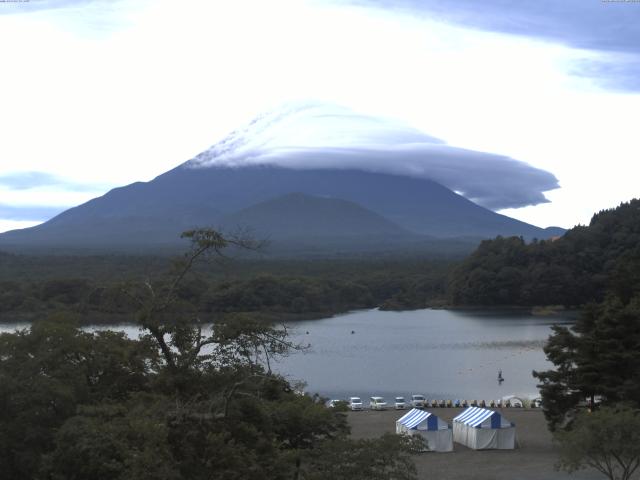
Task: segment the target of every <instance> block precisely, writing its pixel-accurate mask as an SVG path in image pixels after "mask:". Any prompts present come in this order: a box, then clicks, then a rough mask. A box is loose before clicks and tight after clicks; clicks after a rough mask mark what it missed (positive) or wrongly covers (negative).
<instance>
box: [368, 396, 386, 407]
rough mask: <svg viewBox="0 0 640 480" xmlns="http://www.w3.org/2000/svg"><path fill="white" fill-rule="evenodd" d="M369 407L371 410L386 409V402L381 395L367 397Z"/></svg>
mask: <svg viewBox="0 0 640 480" xmlns="http://www.w3.org/2000/svg"><path fill="white" fill-rule="evenodd" d="M369 407H370V408H371V410H386V409H387V402H385V401H384V398H382V397H371V398H370V399H369Z"/></svg>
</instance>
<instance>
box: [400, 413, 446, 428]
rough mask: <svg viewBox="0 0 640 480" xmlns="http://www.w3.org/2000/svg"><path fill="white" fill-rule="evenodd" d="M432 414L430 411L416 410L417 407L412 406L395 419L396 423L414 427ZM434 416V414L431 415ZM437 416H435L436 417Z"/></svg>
mask: <svg viewBox="0 0 640 480" xmlns="http://www.w3.org/2000/svg"><path fill="white" fill-rule="evenodd" d="M431 415H433V414H432V413H431V412H425V411H424V410H418V409H417V408H412V409H411V410H409V411H408V412H407V413H405V414H404V415H403V416H402V417H400V418H399V419H398V420H396V422H397V423H400V424H402V425H404V426H405V427H407V428H414V427H416V426H417V425H419V424H420V423H422V422H423V421H425V420H426V419H427V418H429V417H430V416H431ZM433 416H434V417H435V415H433ZM436 418H437V417H436Z"/></svg>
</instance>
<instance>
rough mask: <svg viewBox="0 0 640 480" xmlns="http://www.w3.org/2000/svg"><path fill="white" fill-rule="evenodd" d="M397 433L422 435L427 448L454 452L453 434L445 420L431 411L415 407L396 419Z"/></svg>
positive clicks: (435, 450) (434, 450)
mask: <svg viewBox="0 0 640 480" xmlns="http://www.w3.org/2000/svg"><path fill="white" fill-rule="evenodd" d="M396 433H398V434H404V435H420V436H421V437H422V438H423V439H424V440H425V441H426V445H425V450H431V451H433V452H452V451H453V434H452V430H451V427H450V426H449V425H448V424H447V422H445V421H444V420H442V419H440V418H438V417H437V416H436V415H434V414H433V413H431V412H427V411H425V410H418V409H417V408H413V409H411V410H409V411H408V412H407V413H405V414H404V415H403V416H402V417H400V418H399V419H398V420H396Z"/></svg>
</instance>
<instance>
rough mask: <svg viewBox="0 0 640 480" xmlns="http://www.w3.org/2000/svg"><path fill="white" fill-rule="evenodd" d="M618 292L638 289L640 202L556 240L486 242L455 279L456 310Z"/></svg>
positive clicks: (589, 298) (570, 302)
mask: <svg viewBox="0 0 640 480" xmlns="http://www.w3.org/2000/svg"><path fill="white" fill-rule="evenodd" d="M610 288H616V289H617V290H618V291H619V292H620V294H621V295H622V296H623V297H624V298H626V299H628V298H630V297H631V296H632V295H633V294H634V293H637V291H638V288H640V200H638V199H634V200H632V201H630V202H627V203H623V204H621V205H620V206H618V207H617V208H613V209H610V210H603V211H601V212H599V213H596V214H595V215H594V216H593V218H592V219H591V222H590V223H589V225H588V226H577V227H575V228H572V229H571V230H569V231H568V232H567V233H566V234H565V235H563V236H562V237H560V238H557V239H554V240H535V241H532V242H529V243H527V242H526V241H525V240H524V239H522V238H518V237H509V238H505V237H498V238H496V239H494V240H485V241H483V242H482V243H481V244H480V246H479V247H478V249H477V250H476V251H475V252H474V253H473V254H471V256H469V257H468V258H467V259H466V260H464V261H463V262H462V263H461V264H460V265H459V266H458V267H457V268H455V269H454V271H453V273H452V275H451V281H450V284H449V296H450V300H451V302H452V303H453V304H454V305H485V306H497V305H520V306H533V305H567V306H579V305H583V304H586V303H589V302H600V301H602V300H603V299H604V297H605V292H606V291H607V290H608V289H610Z"/></svg>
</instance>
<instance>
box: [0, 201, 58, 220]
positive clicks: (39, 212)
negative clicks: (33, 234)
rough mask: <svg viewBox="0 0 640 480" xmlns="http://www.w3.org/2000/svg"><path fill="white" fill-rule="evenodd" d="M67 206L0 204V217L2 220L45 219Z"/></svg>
mask: <svg viewBox="0 0 640 480" xmlns="http://www.w3.org/2000/svg"><path fill="white" fill-rule="evenodd" d="M66 209H67V207H47V206H24V207H16V206H13V205H2V204H0V218H1V219H3V220H30V221H45V220H49V219H50V218H52V217H54V216H55V215H57V214H59V213H61V212H63V211H64V210H66Z"/></svg>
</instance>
